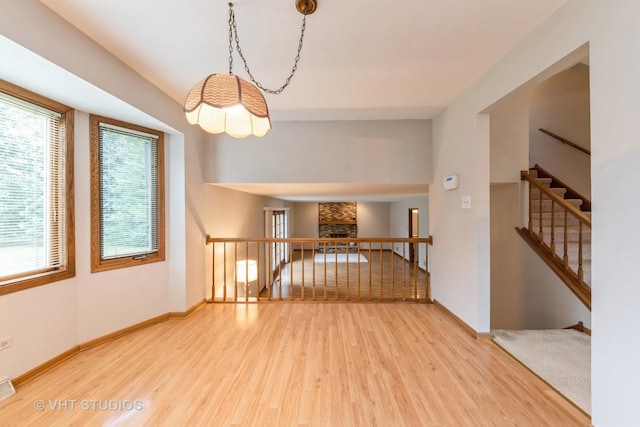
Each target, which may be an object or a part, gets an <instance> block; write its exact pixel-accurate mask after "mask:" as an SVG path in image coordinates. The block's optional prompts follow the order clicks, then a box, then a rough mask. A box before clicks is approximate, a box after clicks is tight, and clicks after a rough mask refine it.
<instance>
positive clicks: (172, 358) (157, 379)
mask: <svg viewBox="0 0 640 427" xmlns="http://www.w3.org/2000/svg"><path fill="white" fill-rule="evenodd" d="M38 400H41V401H43V402H44V404H45V409H44V410H40V411H39V410H37V409H36V408H34V404H37V403H36V401H38ZM61 400H67V401H76V404H75V408H74V409H71V408H70V407H69V404H68V403H67V407H66V408H57V409H52V408H51V404H52V403H53V404H57V402H59V401H61ZM91 400H99V401H105V400H110V401H116V403H115V404H111V405H116V406H117V405H129V406H132V405H133V404H132V403H126V402H125V403H122V401H128V402H134V401H140V402H141V404H140V405H141V406H142V407H141V408H140V410H135V409H134V410H129V411H128V410H122V411H115V410H114V411H110V410H108V409H109V407H108V404H105V403H91V402H90V401H91ZM83 401H84V402H83ZM101 404H102V405H103V406H104V408H105V409H106V410H99V409H100V405H101ZM83 405H84V407H83ZM92 405H96V406H97V410H94V409H93V408H92ZM87 406H88V408H89V410H86V408H87ZM0 424H1V425H3V426H5V425H10V426H71V425H78V426H98V425H108V426H113V425H126V426H228V425H247V426H312V425H331V426H474V427H475V426H554V427H556V426H588V425H590V420H589V418H588V417H587V416H586V415H584V414H583V413H582V412H580V411H579V410H578V409H576V408H575V407H574V406H573V405H571V404H570V403H569V402H567V401H566V400H565V399H564V398H563V397H561V396H560V395H559V394H558V393H556V392H555V391H554V390H553V389H551V388H550V387H549V386H548V385H546V384H545V383H544V382H543V381H542V380H540V379H538V378H537V377H536V376H535V375H533V374H532V373H531V372H529V371H528V370H527V369H526V368H524V367H523V366H521V365H520V364H519V363H518V362H517V361H515V360H514V359H513V358H511V357H510V356H509V355H507V354H506V353H505V352H504V351H503V350H501V349H500V348H499V347H498V346H497V345H495V344H494V343H493V342H491V341H490V340H475V339H473V338H471V337H470V336H469V335H468V334H467V332H466V331H464V330H462V329H461V328H460V327H459V326H458V325H456V324H455V323H454V322H453V321H452V320H451V319H450V318H448V317H447V316H446V315H444V314H443V312H442V311H441V310H440V309H438V308H437V307H436V306H434V305H427V304H407V303H383V304H371V303H321V304H318V303H302V304H292V303H266V304H208V305H205V306H203V307H202V308H201V309H199V310H197V311H196V312H194V313H193V314H192V315H191V316H190V317H188V318H187V319H184V320H169V321H166V322H164V323H161V324H158V325H155V326H152V327H149V328H147V329H144V330H142V331H138V332H135V333H133V334H130V335H127V336H125V337H122V338H120V339H117V340H115V341H113V342H110V343H107V344H104V345H101V346H98V347H95V348H92V349H89V350H87V351H84V352H81V353H79V354H78V355H76V356H74V357H73V358H71V359H70V360H68V361H66V362H64V363H63V364H61V365H59V366H57V367H55V368H53V369H52V370H50V371H48V372H46V373H45V374H43V375H41V376H40V377H38V378H36V379H34V380H32V381H30V382H28V383H26V384H24V385H23V386H22V387H20V388H19V389H18V393H17V395H16V396H13V397H11V398H9V399H8V400H6V401H4V402H1V403H0Z"/></svg>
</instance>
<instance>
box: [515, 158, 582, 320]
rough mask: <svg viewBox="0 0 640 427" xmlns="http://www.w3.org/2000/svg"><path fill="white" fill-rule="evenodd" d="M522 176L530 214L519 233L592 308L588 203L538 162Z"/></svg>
mask: <svg viewBox="0 0 640 427" xmlns="http://www.w3.org/2000/svg"><path fill="white" fill-rule="evenodd" d="M522 178H523V180H525V181H528V182H529V199H528V200H529V209H528V212H529V215H528V225H527V227H522V228H518V229H517V231H518V233H519V234H520V235H521V236H522V237H523V238H524V239H525V241H527V243H529V245H531V247H532V248H533V249H534V250H535V251H536V252H537V253H538V254H539V255H540V256H541V257H542V259H543V260H544V261H545V262H546V263H547V264H548V265H549V266H550V267H551V268H552V269H553V271H554V272H555V273H556V274H557V275H558V276H559V277H560V278H561V279H562V280H563V281H564V282H565V283H566V284H567V286H568V287H569V288H570V289H571V290H572V291H573V292H574V294H576V296H577V297H578V298H579V299H580V300H581V301H582V302H583V304H585V306H587V308H589V309H591V212H590V210H591V203H590V202H589V201H588V200H586V199H585V198H584V197H582V196H580V195H579V194H578V193H576V192H575V191H573V190H571V189H570V188H568V187H567V186H565V185H564V184H563V183H562V182H561V181H559V180H557V179H556V178H554V177H552V176H551V175H550V174H549V173H547V172H546V171H544V169H542V168H540V167H539V166H537V165H536V168H532V169H529V170H528V171H523V172H522Z"/></svg>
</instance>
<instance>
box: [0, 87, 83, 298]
mask: <svg viewBox="0 0 640 427" xmlns="http://www.w3.org/2000/svg"><path fill="white" fill-rule="evenodd" d="M0 92H3V93H5V94H7V95H11V96H13V97H15V98H18V99H21V100H23V101H25V102H28V103H31V104H35V105H38V106H40V107H43V108H46V109H49V110H52V111H55V112H57V113H60V114H62V115H63V117H64V120H63V126H64V128H65V171H64V176H65V184H66V188H65V190H66V194H65V195H66V197H65V202H66V218H65V223H66V224H65V225H66V231H67V234H66V242H65V243H66V251H67V260H66V263H65V264H64V265H63V266H61V267H59V268H52V269H45V270H43V271H40V272H36V273H34V274H31V275H28V276H23V275H16V276H14V278H13V279H7V280H4V281H2V282H1V283H3V284H2V285H0V296H1V295H6V294H10V293H13V292H18V291H23V290H25V289H30V288H34V287H36V286H41V285H46V284H49V283H53V282H57V281H60V280H66V279H70V278H72V277H75V275H76V258H75V253H76V251H75V205H74V183H73V168H74V166H73V158H74V157H73V156H74V154H73V152H74V150H73V148H74V110H73V109H72V108H71V107H68V106H66V105H64V104H61V103H59V102H57V101H54V100H52V99H49V98H47V97H45V96H42V95H38V94H37V93H34V92H31V91H29V90H27V89H24V88H21V87H19V86H16V85H14V84H12V83H9V82H7V81H4V80H0Z"/></svg>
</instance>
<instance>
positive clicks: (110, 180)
mask: <svg viewBox="0 0 640 427" xmlns="http://www.w3.org/2000/svg"><path fill="white" fill-rule="evenodd" d="M91 122H92V124H91V126H92V128H93V127H95V128H96V129H95V133H96V141H95V144H92V145H96V146H95V147H93V146H92V150H94V152H95V155H96V159H95V161H96V164H97V167H96V168H94V171H95V172H94V173H97V175H98V176H96V177H92V178H93V179H94V180H95V181H96V183H97V184H98V185H97V188H96V190H97V191H96V193H97V197H96V199H97V200H96V201H97V207H98V208H99V209H98V210H99V212H96V217H97V218H96V219H97V224H95V225H94V227H96V228H97V229H98V230H99V234H98V236H97V240H98V242H96V243H97V244H95V243H94V244H93V245H92V246H94V247H95V249H94V250H96V251H99V253H96V254H95V256H94V258H95V260H94V263H93V264H94V267H98V266H102V267H109V268H97V270H100V269H110V268H119V267H124V266H128V265H134V264H139V263H141V262H147V261H149V260H158V258H159V257H162V258H164V249H163V247H162V246H163V242H164V239H163V233H164V232H163V224H162V220H163V218H162V216H163V215H162V210H163V206H162V200H163V199H162V197H161V194H162V193H163V188H162V182H163V179H162V167H161V164H162V162H161V157H162V156H161V155H162V133H160V132H157V131H153V130H150V129H142V128H140V127H137V126H135V127H134V126H132V125H127V124H125V123H120V122H115V121H111V120H108V119H105V118H97V117H94V116H92V119H91ZM109 261H115V262H112V263H110V262H109ZM123 261H124V262H125V263H128V262H129V261H131V262H132V263H133V264H127V265H123ZM94 271H95V269H94Z"/></svg>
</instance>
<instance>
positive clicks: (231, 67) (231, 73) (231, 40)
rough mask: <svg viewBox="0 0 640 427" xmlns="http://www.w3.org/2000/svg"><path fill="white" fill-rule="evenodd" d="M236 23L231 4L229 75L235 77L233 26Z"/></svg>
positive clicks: (230, 4)
mask: <svg viewBox="0 0 640 427" xmlns="http://www.w3.org/2000/svg"><path fill="white" fill-rule="evenodd" d="M234 21H235V19H234V18H233V3H229V75H230V76H232V75H233V30H232V27H231V26H232V24H233V22H234Z"/></svg>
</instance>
